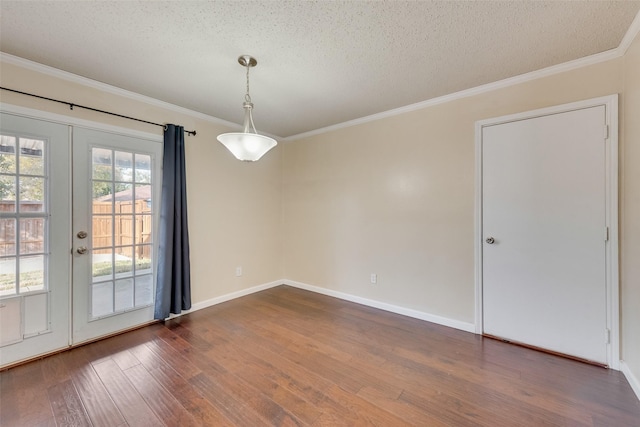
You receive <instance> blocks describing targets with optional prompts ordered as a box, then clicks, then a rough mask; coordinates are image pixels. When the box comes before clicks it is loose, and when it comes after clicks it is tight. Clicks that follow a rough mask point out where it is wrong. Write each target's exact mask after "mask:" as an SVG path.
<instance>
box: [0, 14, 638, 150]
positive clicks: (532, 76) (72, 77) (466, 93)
mask: <svg viewBox="0 0 640 427" xmlns="http://www.w3.org/2000/svg"><path fill="white" fill-rule="evenodd" d="M638 33H640V12H638V13H637V14H636V16H635V18H634V20H633V22H632V23H631V25H630V26H629V28H628V29H627V32H626V33H625V35H624V37H623V38H622V41H621V42H620V44H619V45H618V47H616V48H614V49H610V50H607V51H604V52H600V53H596V54H594V55H589V56H585V57H583V58H578V59H575V60H573V61H568V62H563V63H561V64H557V65H552V66H550V67H546V68H542V69H540V70H535V71H531V72H529V73H525V74H520V75H517V76H514V77H509V78H506V79H503V80H498V81H496V82H491V83H487V84H484V85H480V86H476V87H473V88H470V89H465V90H461V91H458V92H454V93H450V94H447V95H443V96H439V97H436V98H431V99H428V100H425V101H421V102H418V103H415V104H410V105H407V106H404V107H399V108H395V109H392V110H388V111H383V112H381V113H377V114H372V115H369V116H365V117H360V118H357V119H354V120H349V121H346V122H342V123H338V124H335V125H331V126H326V127H323V128H319V129H314V130H311V131H308V132H302V133H299V134H296V135H291V136H288V137H286V138H282V137H278V136H277V135H271V134H265V135H267V136H270V137H272V138H274V139H276V140H280V141H281V142H290V141H296V140H299V139H303V138H307V137H310V136H315V135H320V134H323V133H327V132H331V131H334V130H338V129H344V128H348V127H352V126H356V125H360V124H364V123H369V122H373V121H377V120H381V119H385V118H388V117H393V116H397V115H400V114H405V113H409V112H412V111H416V110H421V109H424V108H428V107H432V106H434V105H439V104H444V103H447V102H451V101H454V100H457V99H462V98H468V97H471V96H475V95H480V94H482V93H487V92H491V91H494V90H497V89H502V88H506V87H509V86H513V85H516V84H520V83H525V82H528V81H532V80H536V79H539V78H543V77H547V76H551V75H554V74H559V73H564V72H566V71H570V70H575V69H577V68H582V67H586V66H589V65H593V64H598V63H600V62H605V61H609V60H611V59H615V58H619V57H621V56H623V55H624V54H625V53H626V51H627V49H629V46H631V43H632V42H633V40H634V39H635V37H636V36H637V35H638ZM0 61H2V62H5V63H7V64H11V65H16V66H19V67H23V68H26V69H28V70H32V71H36V72H38V73H42V74H45V75H49V76H52V77H57V78H60V79H63V80H67V81H70V82H73V83H77V84H81V85H84V86H87V87H91V88H94V89H98V90H100V91H103V92H106V93H111V94H114V95H118V96H122V97H125V98H128V99H132V100H135V101H139V102H144V103H146V104H149V105H152V106H156V107H160V108H164V109H166V110H169V111H173V112H176V113H180V114H184V115H186V116H190V117H194V118H196V119H200V120H204V121H207V122H210V123H215V124H219V125H222V126H227V127H229V128H232V129H240V128H241V125H240V124H238V123H232V122H229V121H227V120H223V119H219V118H217V117H214V116H210V115H208V114H204V113H200V112H198V111H194V110H190V109H188V108H184V107H180V106H178V105H175V104H171V103H168V102H164V101H160V100H158V99H155V98H151V97H149V96H145V95H141V94H138V93H135V92H131V91H128V90H125V89H121V88H119V87H116V86H112V85H108V84H106V83H102V82H98V81H96V80H92V79H89V78H86V77H82V76H79V75H77V74H73V73H69V72H67V71H63V70H60V69H57V68H53V67H50V66H48V65H44V64H40V63H38V62H34V61H30V60H28V59H24V58H20V57H18V56H14V55H11V54H8V53H4V52H0Z"/></svg>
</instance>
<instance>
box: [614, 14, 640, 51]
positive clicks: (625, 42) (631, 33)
mask: <svg viewBox="0 0 640 427" xmlns="http://www.w3.org/2000/svg"><path fill="white" fill-rule="evenodd" d="M639 33H640V12H638V13H637V14H636V17H635V18H634V19H633V22H631V25H630V26H629V29H628V30H627V32H626V33H625V35H624V37H623V38H622V41H621V42H620V45H619V46H618V49H619V50H620V55H624V54H625V53H627V50H628V49H629V46H631V43H633V41H634V40H635V38H636V37H637V36H638V34H639Z"/></svg>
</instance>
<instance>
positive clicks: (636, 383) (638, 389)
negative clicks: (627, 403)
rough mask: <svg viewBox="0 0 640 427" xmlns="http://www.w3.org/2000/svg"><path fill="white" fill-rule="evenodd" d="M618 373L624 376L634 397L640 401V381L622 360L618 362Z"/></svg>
mask: <svg viewBox="0 0 640 427" xmlns="http://www.w3.org/2000/svg"><path fill="white" fill-rule="evenodd" d="M620 371H621V372H622V373H623V374H624V376H625V377H627V381H629V385H631V388H632V389H633V391H634V393H635V394H636V397H637V398H638V400H640V380H639V379H638V378H637V377H636V376H635V375H633V372H631V369H630V368H629V365H627V364H626V363H625V362H624V360H621V361H620Z"/></svg>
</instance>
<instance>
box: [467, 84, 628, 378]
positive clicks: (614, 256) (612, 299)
mask: <svg viewBox="0 0 640 427" xmlns="http://www.w3.org/2000/svg"><path fill="white" fill-rule="evenodd" d="M601 105H604V106H605V111H606V118H605V120H606V123H607V125H608V126H609V138H608V140H607V141H608V144H607V145H606V163H607V164H606V171H605V173H606V175H607V176H606V192H607V200H606V207H605V210H606V222H607V224H606V226H608V227H609V240H608V241H607V242H606V246H605V248H606V249H605V250H606V257H607V260H606V271H607V277H606V300H607V301H606V305H607V325H606V327H607V328H608V329H609V330H610V331H611V340H610V343H609V344H608V346H607V364H608V365H609V367H610V368H612V369H616V370H619V369H620V324H619V323H620V320H619V319H620V302H619V301H620V299H619V292H620V289H619V262H618V261H619V259H618V95H617V94H614V95H609V96H603V97H599V98H593V99H587V100H583V101H578V102H572V103H570V104H563V105H556V106H553V107H548V108H541V109H538V110H533V111H526V112H522V113H517V114H511V115H508V116H502V117H496V118H492V119H487V120H480V121H478V122H476V125H475V132H476V134H475V144H476V159H475V164H476V182H475V232H474V252H475V263H476V265H475V308H476V312H475V322H476V324H475V331H476V333H478V334H480V333H482V331H483V325H482V319H483V317H482V128H483V127H485V126H494V125H498V124H502V123H507V122H513V121H517V120H524V119H529V118H534V117H540V116H545V115H550V114H557V113H561V112H567V111H572V110H578V109H583V108H589V107H595V106H601Z"/></svg>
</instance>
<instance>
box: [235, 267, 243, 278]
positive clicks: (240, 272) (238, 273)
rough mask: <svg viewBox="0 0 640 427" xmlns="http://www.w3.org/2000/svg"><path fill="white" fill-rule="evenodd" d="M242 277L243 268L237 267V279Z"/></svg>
mask: <svg viewBox="0 0 640 427" xmlns="http://www.w3.org/2000/svg"><path fill="white" fill-rule="evenodd" d="M240 276H242V267H236V277H240Z"/></svg>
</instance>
